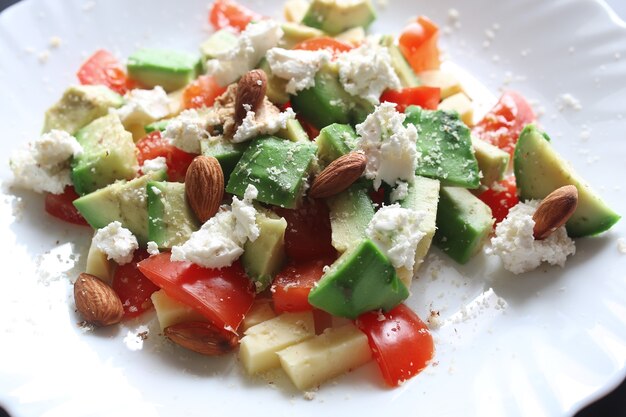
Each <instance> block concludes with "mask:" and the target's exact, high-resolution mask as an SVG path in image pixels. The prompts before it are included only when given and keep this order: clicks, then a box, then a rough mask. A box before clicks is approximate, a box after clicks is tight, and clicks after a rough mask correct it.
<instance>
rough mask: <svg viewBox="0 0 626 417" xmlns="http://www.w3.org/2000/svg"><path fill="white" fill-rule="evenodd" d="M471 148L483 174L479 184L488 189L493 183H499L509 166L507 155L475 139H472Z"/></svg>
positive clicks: (495, 147)
mask: <svg viewBox="0 0 626 417" xmlns="http://www.w3.org/2000/svg"><path fill="white" fill-rule="evenodd" d="M472 146H473V148H474V156H476V161H477V162H478V168H479V169H480V172H481V173H482V174H483V176H482V178H481V179H480V183H481V184H482V185H484V186H486V187H489V186H491V184H493V183H494V182H496V181H500V180H501V179H502V177H503V176H504V172H505V171H506V169H507V167H508V166H509V160H510V156H509V153H508V152H505V151H503V150H502V149H500V148H498V147H497V146H493V145H492V144H490V143H487V142H485V141H484V140H481V139H478V138H475V137H472Z"/></svg>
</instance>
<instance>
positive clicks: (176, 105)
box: [167, 88, 185, 117]
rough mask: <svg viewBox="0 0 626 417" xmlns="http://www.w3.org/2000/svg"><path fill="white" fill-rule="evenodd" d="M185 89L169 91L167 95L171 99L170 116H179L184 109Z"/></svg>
mask: <svg viewBox="0 0 626 417" xmlns="http://www.w3.org/2000/svg"><path fill="white" fill-rule="evenodd" d="M183 91H185V89H184V88H181V89H180V90H176V91H172V92H171V93H168V95H167V97H168V98H169V99H170V117H175V116H178V114H179V113H180V112H181V111H183Z"/></svg>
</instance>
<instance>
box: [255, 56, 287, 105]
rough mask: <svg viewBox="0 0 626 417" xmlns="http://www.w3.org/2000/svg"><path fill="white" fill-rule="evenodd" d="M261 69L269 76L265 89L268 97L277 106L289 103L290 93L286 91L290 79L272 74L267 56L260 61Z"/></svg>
mask: <svg viewBox="0 0 626 417" xmlns="http://www.w3.org/2000/svg"><path fill="white" fill-rule="evenodd" d="M259 69H262V70H263V71H264V72H265V75H266V76H267V89H266V90H265V95H266V96H267V98H268V99H269V100H270V101H271V102H272V103H274V104H276V105H277V106H282V105H283V104H285V103H287V102H288V101H289V94H287V91H286V90H287V82H288V80H285V79H284V78H280V77H276V76H274V75H272V70H271V69H270V64H269V63H268V62H267V59H265V58H263V59H262V60H261V62H260V63H259Z"/></svg>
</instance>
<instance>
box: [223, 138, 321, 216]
mask: <svg viewBox="0 0 626 417" xmlns="http://www.w3.org/2000/svg"><path fill="white" fill-rule="evenodd" d="M316 150H317V146H315V144H314V143H312V142H308V143H307V142H292V141H290V140H285V139H279V138H277V137H274V136H263V137H260V138H258V139H255V140H253V141H252V143H250V145H249V146H248V148H247V149H246V150H245V151H244V153H243V155H242V157H241V159H240V160H239V162H238V163H237V165H236V166H235V169H234V170H233V172H232V174H231V175H230V179H229V180H228V185H227V186H226V191H227V192H228V193H231V194H235V195H237V196H239V197H243V195H244V193H245V191H246V188H247V187H248V185H254V186H255V187H256V188H257V190H258V192H259V195H258V197H257V200H258V201H261V202H263V203H267V204H273V205H275V206H280V207H285V208H294V207H296V204H297V202H298V199H299V198H300V197H301V195H302V192H303V190H304V185H305V182H306V177H307V175H308V173H309V170H310V168H311V165H312V163H313V161H314V158H315V151H316Z"/></svg>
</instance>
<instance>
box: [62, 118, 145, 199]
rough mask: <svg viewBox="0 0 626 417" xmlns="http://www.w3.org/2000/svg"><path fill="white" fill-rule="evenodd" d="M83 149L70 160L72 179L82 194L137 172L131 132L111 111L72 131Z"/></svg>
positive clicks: (132, 175) (127, 177) (130, 176)
mask: <svg viewBox="0 0 626 417" xmlns="http://www.w3.org/2000/svg"><path fill="white" fill-rule="evenodd" d="M76 140H77V141H78V143H80V145H81V146H82V147H83V153H82V154H81V155H80V156H78V157H76V158H74V159H73V160H72V173H71V174H72V183H73V184H74V188H75V189H76V192H77V193H78V194H80V195H85V194H88V193H91V192H93V191H95V190H98V189H100V188H102V187H106V186H107V185H109V184H112V183H113V182H115V181H117V180H123V179H130V178H133V177H135V175H136V174H137V156H136V148H135V143H134V142H133V135H132V134H130V133H129V132H127V131H126V130H124V126H123V125H122V123H121V122H120V119H119V117H117V115H115V114H111V115H108V116H104V117H101V118H99V119H96V120H94V121H93V122H91V123H90V124H88V125H87V126H85V127H84V128H82V129H80V130H79V131H78V132H77V133H76Z"/></svg>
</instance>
